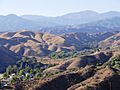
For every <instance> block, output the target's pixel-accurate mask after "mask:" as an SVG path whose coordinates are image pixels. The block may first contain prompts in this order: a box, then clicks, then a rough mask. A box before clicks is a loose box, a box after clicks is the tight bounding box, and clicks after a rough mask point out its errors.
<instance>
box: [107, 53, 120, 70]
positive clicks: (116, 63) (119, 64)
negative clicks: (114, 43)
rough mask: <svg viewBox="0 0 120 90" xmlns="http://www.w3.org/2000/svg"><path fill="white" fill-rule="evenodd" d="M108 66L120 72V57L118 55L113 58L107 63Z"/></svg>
mask: <svg viewBox="0 0 120 90" xmlns="http://www.w3.org/2000/svg"><path fill="white" fill-rule="evenodd" d="M106 65H107V66H109V67H112V68H115V69H118V70H120V55H117V56H114V57H113V58H111V59H110V61H109V62H107V64H106Z"/></svg>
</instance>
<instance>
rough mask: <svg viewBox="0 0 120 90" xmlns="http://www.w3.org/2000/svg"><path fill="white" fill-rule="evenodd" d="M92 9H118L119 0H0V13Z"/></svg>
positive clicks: (20, 13)
mask: <svg viewBox="0 0 120 90" xmlns="http://www.w3.org/2000/svg"><path fill="white" fill-rule="evenodd" d="M83 10H94V11H98V12H106V11H114V10H115V11H120V0H0V14H1V15H6V14H17V15H24V14H33V15H44V16H59V15H63V14H66V13H70V12H79V11H83Z"/></svg>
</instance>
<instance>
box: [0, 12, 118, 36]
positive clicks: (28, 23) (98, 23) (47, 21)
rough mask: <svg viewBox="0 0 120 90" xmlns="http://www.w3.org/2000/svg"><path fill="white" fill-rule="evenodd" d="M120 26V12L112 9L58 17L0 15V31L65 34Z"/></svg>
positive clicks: (109, 29) (113, 28)
mask: <svg viewBox="0 0 120 90" xmlns="http://www.w3.org/2000/svg"><path fill="white" fill-rule="evenodd" d="M119 27H120V12H116V11H110V12H106V13H97V12H94V11H82V12H77V13H69V14H66V15H63V16H57V17H45V16H39V15H23V16H17V15H14V14H10V15H6V16H2V15H1V16H0V31H1V32H2V31H18V30H21V29H27V30H32V31H40V32H50V33H53V34H63V33H69V32H92V33H94V32H105V31H113V30H114V31H118V30H119Z"/></svg>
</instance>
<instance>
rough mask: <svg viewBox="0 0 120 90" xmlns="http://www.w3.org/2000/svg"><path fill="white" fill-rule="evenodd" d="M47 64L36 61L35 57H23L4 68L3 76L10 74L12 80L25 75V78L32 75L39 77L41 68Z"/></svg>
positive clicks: (6, 76)
mask: <svg viewBox="0 0 120 90" xmlns="http://www.w3.org/2000/svg"><path fill="white" fill-rule="evenodd" d="M47 67H48V65H45V64H42V63H40V62H37V60H36V58H34V57H33V58H28V57H24V58H23V59H22V60H20V61H18V62H17V63H16V64H15V65H12V66H11V65H10V66H8V67H7V68H6V72H5V73H4V78H8V77H9V76H10V75H11V74H13V73H14V74H15V76H13V79H12V82H14V81H16V80H17V79H18V77H19V78H20V77H23V76H25V78H24V79H25V80H27V79H29V78H30V77H31V76H32V77H40V76H41V74H42V72H43V70H44V69H45V68H47Z"/></svg>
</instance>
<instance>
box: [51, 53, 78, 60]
mask: <svg viewBox="0 0 120 90" xmlns="http://www.w3.org/2000/svg"><path fill="white" fill-rule="evenodd" d="M77 55H78V53H77V51H71V52H66V51H61V52H52V53H51V54H50V55H49V56H50V58H52V59H63V58H68V57H70V58H74V57H76V56H77Z"/></svg>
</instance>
